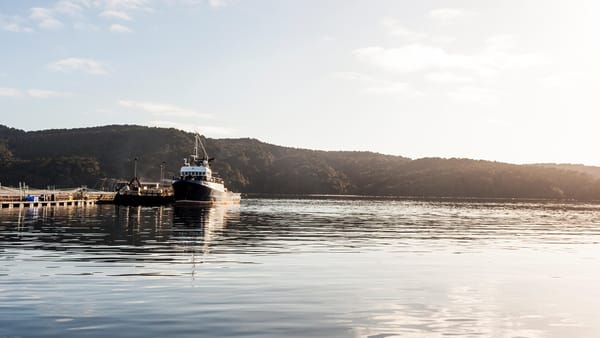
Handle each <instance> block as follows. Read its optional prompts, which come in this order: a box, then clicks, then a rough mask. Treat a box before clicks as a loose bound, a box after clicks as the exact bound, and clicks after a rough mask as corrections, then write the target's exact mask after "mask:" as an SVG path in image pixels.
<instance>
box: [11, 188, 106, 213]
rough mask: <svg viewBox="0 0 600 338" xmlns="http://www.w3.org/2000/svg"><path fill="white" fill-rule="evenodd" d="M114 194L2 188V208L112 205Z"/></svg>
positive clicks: (73, 190)
mask: <svg viewBox="0 0 600 338" xmlns="http://www.w3.org/2000/svg"><path fill="white" fill-rule="evenodd" d="M114 198H115V193H114V192H106V191H97V190H89V189H87V188H76V189H51V190H48V189H26V190H25V189H22V188H21V189H20V188H10V187H4V186H3V187H0V208H1V209H9V208H39V207H42V208H43V207H70V206H76V207H80V206H92V205H96V204H101V203H112V202H113V201H114Z"/></svg>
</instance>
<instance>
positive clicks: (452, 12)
mask: <svg viewBox="0 0 600 338" xmlns="http://www.w3.org/2000/svg"><path fill="white" fill-rule="evenodd" d="M475 14H476V13H475V12H473V11H470V10H466V9H462V8H438V9H434V10H432V11H430V12H429V18H430V19H432V20H435V21H438V22H443V23H447V22H451V21H455V20H457V19H463V18H468V17H472V16H474V15H475Z"/></svg>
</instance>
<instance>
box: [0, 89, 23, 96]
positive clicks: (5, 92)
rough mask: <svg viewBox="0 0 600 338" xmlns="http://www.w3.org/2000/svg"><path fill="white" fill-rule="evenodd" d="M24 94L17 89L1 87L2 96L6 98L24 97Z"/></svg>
mask: <svg viewBox="0 0 600 338" xmlns="http://www.w3.org/2000/svg"><path fill="white" fill-rule="evenodd" d="M22 95H23V93H22V92H21V91H20V90H18V89H15V88H6V87H0V96H5V97H19V96H22Z"/></svg>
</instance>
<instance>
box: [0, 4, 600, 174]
mask: <svg viewBox="0 0 600 338" xmlns="http://www.w3.org/2000/svg"><path fill="white" fill-rule="evenodd" d="M599 13H600V2H599V1H591V0H590V1H563V0H556V1H548V0H537V1H525V0H518V1H506V0H502V1H498V0H494V1H482V0H474V1H448V0H445V1H427V0H419V1H416V0H414V1H402V0H394V1H377V0H370V1H366V0H365V1H351V0H339V1H327V0H318V1H317V0H314V1H312V0H303V1H300V0H298V1H294V0H273V1H251V0H237V1H236V0H231V1H227V0H198V1H195V0H62V1H26V0H20V1H8V0H4V1H0V46H1V47H0V48H1V50H2V52H1V53H0V117H1V118H0V124H5V125H8V126H11V127H15V128H20V129H25V130H38V129H47V128H72V127H82V126H97V125H106V124H141V125H148V126H162V127H176V128H180V129H185V130H199V131H200V132H201V133H203V134H205V135H207V136H210V137H218V138H221V137H254V138H258V139H260V140H262V141H265V142H269V143H274V144H278V145H286V146H294V147H301V148H313V149H323V150H371V151H377V152H382V153H387V154H396V155H403V156H408V157H412V158H419V157H427V156H441V157H468V158H476V159H489V160H498V161H505V162H515V163H527V162H576V163H586V164H596V165H600V149H599V150H597V147H598V146H600V132H599V131H598V130H599V129H600V109H599V108H600V103H599V97H600V85H599V80H598V79H600V67H599V66H598V60H600V38H599V37H598V34H599V32H600V23H599V22H600V20H599V19H598V15H599Z"/></svg>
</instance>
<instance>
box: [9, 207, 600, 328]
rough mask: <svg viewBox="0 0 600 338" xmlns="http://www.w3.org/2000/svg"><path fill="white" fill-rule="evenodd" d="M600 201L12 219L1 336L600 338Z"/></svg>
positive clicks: (88, 213)
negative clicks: (598, 316) (598, 319)
mask: <svg viewBox="0 0 600 338" xmlns="http://www.w3.org/2000/svg"><path fill="white" fill-rule="evenodd" d="M598 243H600V205H596V204H580V203H556V202H552V203H548V202H543V203H542V202H525V203H523V202H519V203H516V202H511V201H505V202H499V201H483V202H474V201H449V200H443V201H407V200H364V199H362V200H361V199H350V200H344V199H296V200H293V199H292V200H289V199H288V200H285V199H248V200H245V201H243V203H242V205H241V206H238V207H217V208H172V207H152V208H147V207H114V206H96V207H84V208H78V207H65V208H39V209H2V210H0V277H2V278H0V291H1V292H0V303H1V304H3V306H1V307H0V337H2V336H4V335H7V336H72V337H75V336H80V335H83V334H82V333H85V335H87V336H107V335H115V334H117V335H118V334H121V333H123V332H126V333H127V335H129V336H149V335H150V336H160V335H165V336H196V335H205V336H234V335H235V336H271V337H280V336H299V337H304V336H356V337H369V336H371V337H377V336H402V337H441V336H451V335H455V336H467V337H512V336H527V337H538V336H539V337H564V336H577V337H595V336H598V335H600V325H598V324H596V318H595V314H596V313H598V312H600V305H598V304H597V302H596V299H597V298H598V297H600V288H597V287H595V285H598V284H599V283H600V275H599V274H598V273H597V271H598V267H600V258H599V257H600V247H598V245H597V244H598Z"/></svg>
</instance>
